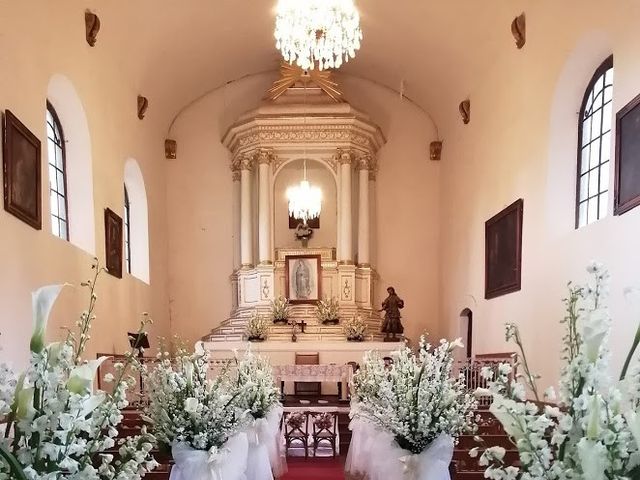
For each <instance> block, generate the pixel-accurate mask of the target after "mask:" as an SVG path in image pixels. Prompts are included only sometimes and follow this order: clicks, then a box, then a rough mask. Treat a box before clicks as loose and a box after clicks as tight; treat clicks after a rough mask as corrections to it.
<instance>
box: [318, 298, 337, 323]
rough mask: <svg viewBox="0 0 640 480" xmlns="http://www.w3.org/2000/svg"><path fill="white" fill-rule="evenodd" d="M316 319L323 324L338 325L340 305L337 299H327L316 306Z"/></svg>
mask: <svg viewBox="0 0 640 480" xmlns="http://www.w3.org/2000/svg"><path fill="white" fill-rule="evenodd" d="M316 317H317V318H318V320H320V321H321V322H322V323H338V322H339V321H340V304H339V303H338V299H337V298H335V297H331V298H325V299H323V300H320V301H319V302H318V305H317V306H316Z"/></svg>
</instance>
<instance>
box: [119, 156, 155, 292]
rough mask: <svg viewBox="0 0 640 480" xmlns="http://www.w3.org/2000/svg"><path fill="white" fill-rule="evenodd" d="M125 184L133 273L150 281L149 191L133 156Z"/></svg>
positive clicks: (125, 170)
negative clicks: (127, 197)
mask: <svg viewBox="0 0 640 480" xmlns="http://www.w3.org/2000/svg"><path fill="white" fill-rule="evenodd" d="M124 186H125V187H126V189H127V193H128V195H129V205H130V215H131V217H130V225H129V234H130V238H129V242H130V248H131V275H133V276H134V277H136V278H138V279H139V280H142V281H143V282H146V283H149V212H148V206H147V191H146V188H145V186H144V178H143V176H142V171H141V170H140V166H139V165H138V162H137V161H136V160H134V159H133V158H130V159H128V160H127V161H126V163H125V165H124Z"/></svg>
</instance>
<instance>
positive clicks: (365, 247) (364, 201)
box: [358, 154, 372, 268]
mask: <svg viewBox="0 0 640 480" xmlns="http://www.w3.org/2000/svg"><path fill="white" fill-rule="evenodd" d="M371 164H372V160H371V156H370V155H368V154H364V155H362V156H361V157H360V158H359V159H358V172H359V178H358V180H359V182H358V183H359V195H358V267H361V268H367V267H371V256H370V254H369V252H370V249H371V221H370V208H369V170H370V169H371Z"/></svg>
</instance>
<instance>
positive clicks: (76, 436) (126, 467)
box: [0, 260, 158, 480]
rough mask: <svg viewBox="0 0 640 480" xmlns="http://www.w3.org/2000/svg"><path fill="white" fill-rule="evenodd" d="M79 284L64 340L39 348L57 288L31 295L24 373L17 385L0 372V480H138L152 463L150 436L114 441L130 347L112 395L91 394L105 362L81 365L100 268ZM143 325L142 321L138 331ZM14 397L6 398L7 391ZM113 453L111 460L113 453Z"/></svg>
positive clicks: (130, 359) (123, 399) (5, 370)
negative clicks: (79, 304) (1, 423)
mask: <svg viewBox="0 0 640 480" xmlns="http://www.w3.org/2000/svg"><path fill="white" fill-rule="evenodd" d="M93 269H94V272H95V274H94V277H93V279H92V280H88V281H87V282H84V283H83V284H82V285H83V287H85V288H87V289H88V290H89V292H90V299H89V306H88V308H87V310H86V311H85V312H83V314H82V315H81V317H80V320H79V321H78V322H77V327H78V330H79V332H78V333H76V332H73V331H70V332H69V334H68V336H67V338H66V339H65V340H64V341H63V342H59V343H52V344H49V345H46V344H45V333H46V328H47V322H48V318H49V313H50V312H51V309H52V308H53V305H54V303H55V301H56V299H57V297H58V295H59V293H60V291H61V290H62V288H63V285H54V286H49V287H43V288H41V289H40V290H38V291H36V292H34V293H33V313H34V323H35V326H34V332H33V336H32V337H31V342H30V350H31V359H30V363H29V366H28V368H27V370H26V371H25V372H24V373H23V374H22V375H20V377H19V378H18V379H17V380H16V378H15V376H14V375H13V374H12V372H11V371H10V369H9V368H8V367H6V366H3V367H1V368H0V414H2V415H4V416H5V418H6V419H7V427H6V430H5V438H3V439H2V442H1V443H0V457H1V461H0V478H3V479H9V478H11V479H18V480H26V479H28V480H54V479H55V480H61V479H68V480H85V479H99V480H114V479H140V478H141V477H142V476H143V475H144V474H145V473H146V472H149V471H151V470H153V469H154V468H155V467H156V466H157V465H158V464H157V463H156V462H155V460H154V459H153V457H152V456H151V454H150V452H151V450H152V448H153V443H154V442H155V439H154V437H153V436H152V435H150V434H148V433H146V430H145V429H143V431H142V434H141V435H138V436H135V437H128V438H125V439H120V440H118V439H117V436H118V430H117V427H118V425H119V424H120V422H121V421H122V419H123V415H122V409H123V408H125V407H126V406H127V405H128V401H127V398H126V391H127V388H129V387H130V386H132V385H133V384H134V383H135V380H133V378H132V377H131V376H130V375H129V374H128V372H129V367H130V366H131V365H132V364H133V358H134V356H135V355H134V354H135V353H136V352H137V349H135V348H134V349H132V351H131V352H129V353H128V354H127V355H126V356H125V361H124V362H123V363H121V364H118V365H116V376H115V377H114V376H113V375H112V376H110V378H109V380H111V382H112V383H113V391H112V393H106V392H103V391H100V390H94V388H93V381H94V378H95V375H96V372H97V369H98V367H99V366H100V364H101V363H102V362H103V361H104V360H105V358H101V359H99V360H92V361H83V360H82V356H83V354H84V351H85V347H86V345H87V343H88V341H89V339H90V334H89V332H90V330H91V324H92V322H93V320H94V319H95V317H94V310H95V305H96V301H97V295H96V293H95V287H96V283H97V280H98V276H99V274H100V273H101V272H102V269H101V268H100V267H99V265H98V262H97V260H96V261H95V263H94V265H93ZM147 323H149V320H148V318H147V317H146V316H145V318H144V319H143V321H142V322H141V326H140V329H139V331H138V333H142V332H143V331H144V327H145V326H146V324H147ZM12 392H13V393H12ZM115 453H117V460H116V459H115V456H114V454H115Z"/></svg>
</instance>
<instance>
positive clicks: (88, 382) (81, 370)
mask: <svg viewBox="0 0 640 480" xmlns="http://www.w3.org/2000/svg"><path fill="white" fill-rule="evenodd" d="M107 358H109V357H100V358H99V359H97V360H90V361H89V362H87V363H85V364H83V365H79V366H77V367H75V368H74V369H73V370H71V373H70V374H69V380H67V389H68V390H69V391H70V392H71V393H76V394H78V395H83V394H87V393H90V392H91V391H92V390H93V379H94V378H95V377H96V372H97V371H98V367H100V365H102V363H103V362H104V361H105V360H106V359H107Z"/></svg>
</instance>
